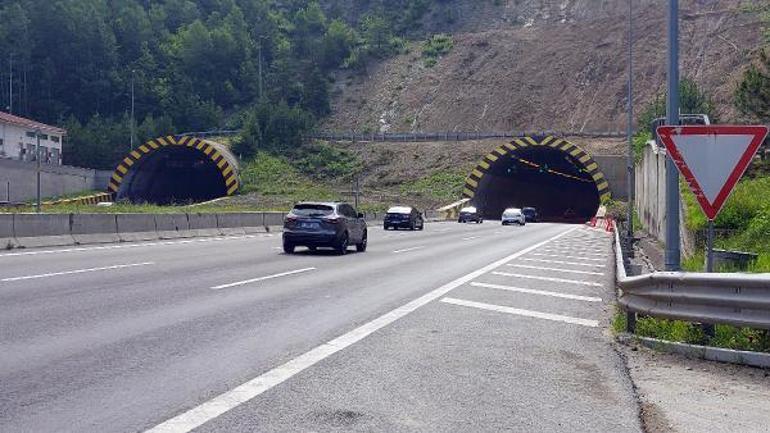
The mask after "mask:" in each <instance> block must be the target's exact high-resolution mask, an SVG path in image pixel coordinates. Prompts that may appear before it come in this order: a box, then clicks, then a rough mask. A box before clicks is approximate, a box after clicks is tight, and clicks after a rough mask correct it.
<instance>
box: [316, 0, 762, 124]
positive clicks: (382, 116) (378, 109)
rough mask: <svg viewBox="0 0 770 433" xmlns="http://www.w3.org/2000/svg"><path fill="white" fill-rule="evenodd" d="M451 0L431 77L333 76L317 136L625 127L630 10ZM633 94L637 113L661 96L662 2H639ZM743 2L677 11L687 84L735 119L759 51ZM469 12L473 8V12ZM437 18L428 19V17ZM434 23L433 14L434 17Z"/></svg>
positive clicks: (607, 5)
mask: <svg viewBox="0 0 770 433" xmlns="http://www.w3.org/2000/svg"><path fill="white" fill-rule="evenodd" d="M500 3H502V5H500V6H495V5H494V2H485V1H479V2H476V1H474V2H467V1H459V0H458V1H454V2H450V5H449V6H447V7H450V6H452V7H455V8H456V10H459V11H461V13H458V14H457V15H458V16H459V17H462V18H461V19H459V20H456V21H454V22H453V23H452V24H451V25H440V24H436V23H435V22H432V21H430V20H431V16H432V15H429V16H428V17H426V21H427V22H426V24H425V28H426V29H430V30H435V31H450V32H454V40H455V43H454V48H453V50H452V51H451V52H450V53H449V54H448V55H447V56H446V57H444V58H442V59H441V60H440V61H439V63H438V64H437V65H436V66H434V67H432V68H427V67H425V66H424V64H423V62H422V60H421V59H420V55H421V53H420V48H419V45H418V44H415V45H413V46H412V49H411V50H410V52H409V53H408V54H404V55H401V56H398V57H396V58H393V59H390V60H388V61H385V62H382V63H380V64H378V65H374V66H370V67H369V70H368V74H365V75H363V76H361V75H353V74H349V73H348V74H341V75H340V76H339V77H338V79H337V84H336V92H335V101H334V104H333V110H334V114H333V115H332V117H331V118H329V120H328V121H327V122H326V124H325V125H324V128H326V129H329V130H357V131H388V130H390V131H405V130H406V131H408V130H426V131H427V130H466V131H467V130H512V129H562V130H576V131H591V130H622V129H623V128H624V125H625V123H624V122H625V120H624V119H625V106H626V85H627V84H626V80H627V73H626V70H627V67H628V63H627V15H625V14H627V9H626V8H627V3H626V2H625V1H615V0H613V1H599V0H541V1H533V0H530V1H523V2H522V1H515V0H509V1H502V2H500ZM636 4H637V6H636V13H635V16H634V23H635V27H636V37H635V39H634V41H635V42H634V51H635V56H636V58H635V68H634V76H635V80H636V92H635V96H634V104H635V106H637V107H641V106H642V105H643V104H645V103H646V102H648V101H650V100H651V99H653V98H654V97H655V95H657V94H658V93H659V92H661V91H662V90H663V89H664V87H665V71H666V16H665V10H664V9H665V8H664V2H660V1H647V0H642V1H638V2H636ZM740 4H741V1H740V0H713V1H703V0H689V1H683V2H682V4H681V16H682V25H681V26H682V27H681V48H682V60H681V69H682V75H683V76H687V77H690V78H693V79H694V80H695V81H696V82H697V83H698V84H699V85H700V86H702V87H703V88H704V89H706V90H707V91H709V92H710V93H711V94H712V96H713V98H714V102H715V103H716V105H717V107H718V112H719V114H720V117H721V118H722V119H723V120H732V119H734V118H735V117H736V113H735V111H734V109H733V107H732V93H733V89H734V88H735V84H736V81H737V79H738V78H739V77H740V74H741V72H742V71H743V69H744V68H745V65H746V64H748V62H749V60H750V58H751V56H752V55H753V51H752V49H754V48H756V47H758V46H759V43H760V38H761V34H760V33H761V31H760V28H759V23H758V19H757V17H756V16H754V15H752V14H749V13H746V12H745V11H744V10H743V9H741V7H740ZM474 5H475V6H474ZM434 15H435V14H434ZM434 18H435V17H434Z"/></svg>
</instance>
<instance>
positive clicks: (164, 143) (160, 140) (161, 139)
mask: <svg viewBox="0 0 770 433" xmlns="http://www.w3.org/2000/svg"><path fill="white" fill-rule="evenodd" d="M155 141H157V142H158V144H160V145H161V146H168V142H166V140H165V139H164V138H163V137H158V138H156V139H155Z"/></svg>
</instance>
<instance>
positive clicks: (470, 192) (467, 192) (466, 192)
mask: <svg viewBox="0 0 770 433" xmlns="http://www.w3.org/2000/svg"><path fill="white" fill-rule="evenodd" d="M463 194H464V195H465V196H466V197H468V198H473V196H474V195H475V194H476V192H475V191H473V190H472V189H470V188H465V189H464V190H463Z"/></svg>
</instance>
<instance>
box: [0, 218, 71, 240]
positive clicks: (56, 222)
mask: <svg viewBox="0 0 770 433" xmlns="http://www.w3.org/2000/svg"><path fill="white" fill-rule="evenodd" d="M70 230H71V220H70V215H68V214H40V215H38V214H14V215H13V233H14V237H15V238H16V244H17V245H18V246H20V247H23V248H36V247H61V246H68V245H75V239H74V238H73V237H72V234H71V232H70Z"/></svg>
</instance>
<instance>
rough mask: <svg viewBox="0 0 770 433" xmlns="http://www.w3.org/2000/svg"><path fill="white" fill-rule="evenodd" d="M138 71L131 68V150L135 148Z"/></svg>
mask: <svg viewBox="0 0 770 433" xmlns="http://www.w3.org/2000/svg"><path fill="white" fill-rule="evenodd" d="M135 75H136V71H135V70H134V69H132V70H131V150H134V124H135V121H134V76H135Z"/></svg>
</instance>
